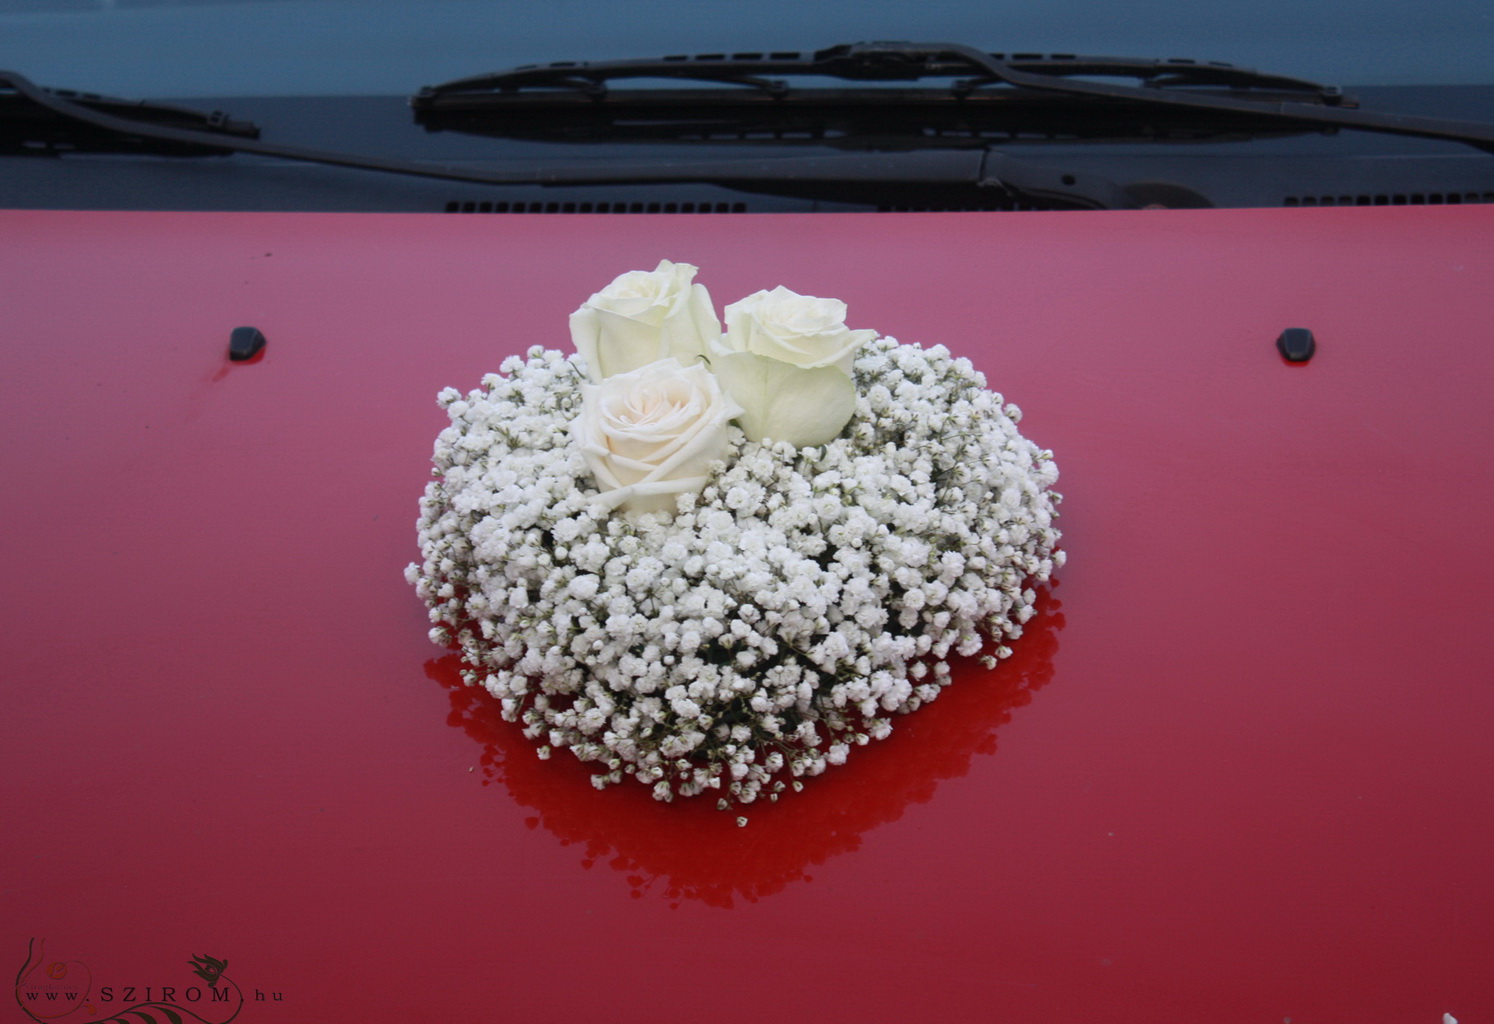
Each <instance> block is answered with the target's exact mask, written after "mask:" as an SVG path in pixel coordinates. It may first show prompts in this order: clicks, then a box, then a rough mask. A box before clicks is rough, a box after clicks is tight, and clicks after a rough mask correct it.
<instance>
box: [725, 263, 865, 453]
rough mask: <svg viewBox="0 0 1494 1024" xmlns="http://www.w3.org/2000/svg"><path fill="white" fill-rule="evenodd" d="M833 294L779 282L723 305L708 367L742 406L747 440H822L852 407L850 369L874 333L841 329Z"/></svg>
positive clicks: (841, 311)
mask: <svg viewBox="0 0 1494 1024" xmlns="http://www.w3.org/2000/svg"><path fill="white" fill-rule="evenodd" d="M845 319H846V304H845V303H844V302H841V301H840V300H839V299H820V298H815V297H814V296H812V295H799V294H797V293H796V292H792V291H790V290H789V289H787V288H784V287H783V286H782V285H780V286H779V287H777V288H774V289H773V290H772V291H771V292H756V293H755V294H752V295H749V296H747V297H746V298H745V299H743V300H742V301H740V302H734V303H732V304H731V305H730V306H727V307H726V334H725V336H724V337H723V338H722V339H721V340H720V341H719V342H718V343H717V344H716V346H715V348H714V350H713V353H712V356H711V368H712V369H713V370H714V371H715V372H716V374H717V375H718V376H719V377H720V378H721V385H722V387H724V388H726V391H727V393H728V394H729V395H731V397H732V398H733V399H735V400H736V402H737V403H738V404H739V405H741V406H742V409H743V413H742V419H741V424H742V429H743V430H744V431H745V432H746V434H747V437H748V438H749V439H750V440H753V441H761V440H763V439H765V438H771V439H772V440H774V441H788V442H790V443H791V444H793V445H795V446H796V447H800V448H802V447H804V446H806V445H815V444H824V443H825V442H827V441H830V440H831V439H833V438H834V437H835V436H836V435H837V434H839V433H840V431H841V428H842V427H844V426H845V425H846V423H847V422H848V421H849V420H850V418H851V414H852V413H854V412H855V411H856V389H855V386H854V385H853V384H852V381H851V366H852V363H853V362H854V361H855V358H856V350H857V349H858V348H860V347H861V346H862V345H864V344H865V343H866V342H868V341H870V340H871V339H873V338H875V337H876V336H877V332H876V331H868V330H861V331H853V330H851V329H850V328H848V327H846V324H845Z"/></svg>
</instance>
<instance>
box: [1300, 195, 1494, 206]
mask: <svg viewBox="0 0 1494 1024" xmlns="http://www.w3.org/2000/svg"><path fill="white" fill-rule="evenodd" d="M1460 203H1494V192H1378V193H1375V194H1373V195H1366V194H1364V193H1360V194H1359V195H1352V196H1287V197H1286V198H1285V199H1283V200H1282V201H1281V205H1282V206H1444V205H1446V206H1451V205H1457V204H1460Z"/></svg>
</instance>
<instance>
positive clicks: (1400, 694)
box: [0, 207, 1494, 1024]
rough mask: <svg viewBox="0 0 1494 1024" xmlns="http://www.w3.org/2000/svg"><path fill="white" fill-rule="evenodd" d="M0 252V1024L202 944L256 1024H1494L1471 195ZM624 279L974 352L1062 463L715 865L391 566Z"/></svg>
mask: <svg viewBox="0 0 1494 1024" xmlns="http://www.w3.org/2000/svg"><path fill="white" fill-rule="evenodd" d="M0 235H3V237H4V238H5V239H6V244H5V245H4V246H3V247H0V296H3V306H0V308H3V310H4V319H5V325H6V333H7V336H8V345H7V351H8V353H9V356H10V360H11V363H10V368H9V371H8V372H7V373H6V374H5V376H4V379H3V383H0V388H3V391H4V401H3V405H0V408H3V409H4V415H5V422H6V429H5V441H4V443H3V444H0V453H3V459H4V467H5V479H6V481H7V484H6V486H5V488H4V494H5V522H6V524H7V527H6V529H5V531H4V535H3V536H4V539H3V542H0V543H3V545H4V565H5V566H6V569H7V572H6V574H5V584H4V586H5V606H6V609H7V612H8V618H9V620H10V621H9V624H8V628H7V629H6V630H5V637H6V639H5V654H4V664H5V665H6V676H7V684H6V687H5V690H6V715H5V723H6V738H5V741H4V743H3V745H0V750H3V759H4V766H5V767H4V772H5V779H6V784H5V801H4V806H5V818H6V821H7V827H6V832H7V838H6V841H5V843H4V844H3V852H0V865H3V873H0V879H3V897H0V907H3V911H0V921H3V922H4V926H3V930H0V954H3V955H5V956H8V957H10V958H11V959H12V961H13V962H14V964H15V965H16V966H17V968H18V975H19V980H18V995H17V1004H16V1005H12V1006H11V1007H10V1008H9V1009H7V1010H5V1011H3V1012H4V1013H5V1015H6V1016H5V1017H4V1019H6V1020H11V1019H14V1020H25V1019H28V1016H27V1013H26V1012H23V1009H22V1008H23V1007H26V1006H28V1005H32V1006H34V1005H37V1004H38V1001H37V1000H32V1002H31V1003H30V1004H28V1003H27V1002H26V998H27V997H25V993H24V991H22V990H27V991H37V992H39V993H43V994H42V996H41V999H43V1000H44V999H45V995H44V992H43V989H41V988H38V987H37V986H39V985H43V983H44V982H45V984H51V985H52V986H53V987H54V989H58V990H60V989H62V988H66V986H68V985H74V986H81V982H80V980H79V979H82V978H84V977H86V978H87V979H88V987H87V988H86V989H85V988H82V987H75V989H74V991H75V994H76V993H78V992H82V993H84V994H83V995H82V996H81V997H79V998H81V999H82V1002H81V1003H78V1002H77V1000H76V999H75V1000H74V1004H75V1005H76V1006H77V1009H76V1010H75V1011H71V1012H70V1013H69V1014H67V1015H63V1016H60V1017H56V1018H55V1019H62V1020H67V1021H74V1020H85V1019H87V1020H97V1019H101V1018H102V1017H105V1016H107V1015H109V1014H118V1013H120V1012H122V1011H124V1010H126V1009H127V1007H128V1006H129V1005H130V1003H129V1002H128V1001H127V999H126V998H125V989H126V988H134V989H137V990H138V991H137V993H136V994H135V995H133V996H132V998H134V999H135V1000H136V1002H139V1001H140V999H141V998H155V999H157V1000H160V999H161V998H163V997H162V996H161V991H162V989H163V988H164V987H167V986H170V987H172V988H173V996H172V999H173V1000H175V1001H176V1002H178V1003H182V1004H184V1001H185V1000H186V999H187V996H186V995H185V993H186V991H187V989H188V988H189V987H191V986H194V985H195V986H198V987H199V995H200V996H201V995H202V993H205V992H207V991H208V990H207V988H204V987H202V986H204V985H205V982H203V981H200V980H198V978H197V977H194V974H193V970H192V967H191V965H190V964H189V963H188V960H189V959H190V958H193V957H199V956H202V955H210V956H212V957H215V958H220V959H225V960H227V961H228V965H229V966H228V967H227V969H226V974H227V975H228V976H231V977H232V979H233V981H234V983H235V984H236V985H237V986H239V989H240V991H241V994H242V996H243V998H244V1000H245V1002H244V1003H243V1006H242V1015H241V1017H240V1019H241V1020H242V1021H244V1022H245V1024H254V1022H257V1021H276V1020H278V1021H303V1022H304V1021H322V1020H357V1021H360V1022H380V1021H391V1022H392V1021H407V1020H417V1019H426V1020H456V1019H469V1018H470V1019H488V1020H508V1019H514V1020H538V1021H579V1020H590V1019H597V1018H605V1019H611V1020H618V1021H642V1020H651V1021H670V1020H685V1019H698V1018H709V1019H712V1020H716V1021H737V1020H754V1019H760V1018H763V1017H764V1016H769V1015H779V1014H784V1013H792V1014H793V1015H795V1016H799V1015H802V1016H804V1017H805V1018H806V1019H815V1020H830V1021H878V1020H886V1021H894V1020H911V1019H927V1020H1011V1021H1029V1022H1036V1021H1054V1022H1057V1021H1092V1022H1093V1021H1117V1022H1131V1021H1137V1022H1139V1021H1158V1020H1184V1019H1200V1020H1209V1021H1214V1022H1233V1021H1240V1022H1244V1021H1275V1020H1282V1021H1287V1020H1289V1021H1292V1022H1298V1024H1300V1022H1309V1021H1346V1020H1385V1021H1390V1020H1397V1021H1433V1020H1437V1019H1440V1018H1439V1015H1440V1014H1442V1013H1452V1014H1453V1015H1454V1016H1456V1017H1458V1018H1459V1019H1461V1020H1465V1021H1477V1020H1483V1019H1489V1018H1490V1017H1494V982H1491V981H1490V976H1491V975H1490V971H1489V964H1490V962H1491V960H1494V894H1491V887H1490V884H1489V864H1490V863H1491V859H1494V857H1491V854H1494V835H1491V821H1494V816H1491V811H1494V801H1491V797H1494V745H1491V744H1490V742H1489V723H1490V722H1491V720H1494V689H1491V687H1490V686H1489V682H1490V678H1491V669H1494V639H1491V630H1490V628H1489V627H1490V613H1489V600H1488V598H1489V586H1490V585H1489V580H1490V579H1491V578H1494V540H1491V532H1490V530H1489V529H1488V526H1487V524H1488V523H1489V521H1490V518H1491V514H1494V477H1491V472H1490V454H1491V448H1490V444H1491V438H1494V402H1491V401H1490V398H1489V387H1490V383H1491V381H1494V373H1491V371H1494V346H1491V345H1490V326H1489V325H1490V323H1491V322H1494V317H1491V308H1490V306H1491V300H1490V297H1491V295H1494V249H1491V247H1490V245H1489V239H1490V237H1494V208H1490V207H1462V208H1454V207H1445V208H1433V207H1423V208H1370V209H1331V210H1230V211H1224V210H1197V211H1136V212H1115V213H1022V214H898V215H885V216H876V215H839V216H836V215H823V216H774V215H763V216H729V215H719V216H718V215H696V216H686V215H679V216H654V217H604V216H579V215H578V216H552V217H546V216H501V217H500V216H491V217H447V216H440V215H429V216H423V215H338V214H320V215H304V214H251V213H238V214H219V213H85V212H29V211H23V212H14V211H13V212H8V213H3V214H0ZM660 258H669V259H673V260H676V261H686V262H691V263H695V264H697V265H699V266H700V267H701V268H702V269H701V273H700V276H699V278H698V280H699V281H701V282H702V283H704V284H706V285H707V287H708V288H709V289H710V290H711V293H712V295H713V297H714V299H715V301H716V303H717V306H718V309H719V308H720V307H721V306H723V305H724V304H725V303H727V302H730V301H733V300H735V299H736V298H738V297H740V296H742V295H746V294H748V293H749V292H752V291H755V290H757V289H758V288H764V287H772V286H774V285H776V284H780V283H781V284H785V285H788V286H789V287H792V288H794V289H795V290H798V291H800V292H803V293H808V294H817V295H830V296H836V297H838V298H841V299H844V300H846V301H847V303H848V304H849V307H850V323H851V325H852V326H854V327H865V326H871V327H875V328H877V329H878V330H880V331H882V332H883V333H885V334H890V335H893V336H895V337H897V338H899V339H900V340H901V341H903V342H907V343H920V344H925V345H932V344H936V343H937V344H944V345H947V346H948V347H949V348H950V349H951V350H953V351H954V352H955V353H956V354H958V355H964V356H968V357H969V358H970V359H971V360H972V361H973V362H974V363H975V365H976V366H977V367H978V368H979V369H981V370H982V371H984V372H985V373H986V374H987V376H988V379H989V382H990V386H991V387H992V388H993V389H995V390H999V391H1001V392H1002V393H1003V394H1005V395H1006V397H1007V398H1008V399H1009V400H1010V401H1013V402H1016V403H1017V404H1018V405H1020V406H1021V407H1022V409H1023V410H1024V413H1025V418H1024V420H1023V431H1024V433H1026V434H1027V435H1028V436H1030V437H1031V438H1033V439H1034V440H1035V441H1037V442H1038V443H1039V444H1041V445H1043V446H1044V447H1048V448H1051V449H1052V450H1053V451H1054V453H1055V456H1056V460H1057V463H1058V465H1059V467H1060V469H1061V471H1062V478H1061V480H1060V482H1059V488H1058V489H1059V490H1061V491H1062V492H1063V493H1064V495H1065V501H1064V503H1063V506H1062V518H1061V520H1060V525H1061V527H1062V529H1063V531H1064V541H1063V547H1064V549H1065V550H1066V551H1067V552H1068V557H1069V562H1068V564H1067V565H1066V566H1065V567H1064V568H1063V569H1061V570H1060V571H1059V572H1058V573H1057V579H1056V581H1055V582H1054V583H1053V584H1052V585H1050V586H1049V587H1047V588H1046V592H1045V595H1044V597H1043V599H1042V610H1041V612H1040V614H1039V616H1038V617H1037V618H1036V619H1035V620H1034V621H1033V623H1032V624H1031V625H1030V626H1029V629H1028V631H1027V635H1025V636H1023V637H1022V638H1021V639H1019V640H1018V641H1016V642H1015V644H1014V645H1013V646H1014V648H1015V654H1014V656H1013V657H1012V658H1011V659H1010V660H1009V661H1006V662H1004V663H1002V664H1001V665H1000V666H999V667H998V668H997V669H996V670H995V671H994V672H988V671H987V670H985V669H983V668H980V667H979V666H978V665H974V664H971V665H964V666H962V667H961V668H960V669H958V670H957V674H956V683H955V685H954V686H953V687H951V688H950V689H949V690H948V691H947V692H946V693H945V694H944V695H943V696H942V697H941V699H940V700H939V701H938V702H936V703H935V704H933V705H930V706H929V707H927V708H925V709H923V710H921V711H919V712H918V713H916V714H915V715H913V716H911V717H909V718H908V719H906V720H901V721H899V723H898V725H897V731H896V732H895V733H894V735H893V736H892V737H891V738H890V739H889V740H887V741H885V742H884V743H881V744H874V745H873V746H872V747H869V748H867V749H865V750H858V751H856V752H854V753H853V754H852V756H851V758H850V761H849V763H848V764H847V765H845V766H844V767H842V768H838V769H832V770H831V771H830V772H829V773H827V774H826V775H825V776H823V777H821V778H818V779H815V780H812V781H811V782H810V784H809V785H808V786H807V787H806V790H805V791H804V792H803V793H802V794H799V795H796V796H793V797H792V798H791V799H786V800H784V801H782V802H780V803H778V804H775V805H771V806H762V807H757V806H754V807H751V808H748V809H747V810H746V812H745V813H746V814H747V815H748V817H749V823H748V825H747V826H746V827H745V828H738V827H737V826H736V825H735V823H734V821H733V816H732V815H730V814H722V813H719V812H717V811H716V810H715V809H714V807H713V806H711V805H710V804H708V803H706V802H681V803H676V804H674V805H669V806H666V805H660V804H656V803H654V802H652V801H651V800H650V799H649V798H648V795H647V793H646V792H644V791H643V788H642V787H638V786H631V785H629V786H624V787H620V788H617V789H613V790H608V791H605V792H596V791H594V790H593V789H592V787H591V786H589V785H588V783H587V775H588V772H587V771H586V769H585V768H584V767H582V766H581V765H579V764H578V763H576V762H574V761H573V760H572V759H570V758H569V757H557V758H556V759H554V760H551V761H547V762H541V761H539V760H538V759H536V758H535V757H534V756H533V754H532V753H531V751H530V750H529V748H528V746H527V744H526V742H525V741H524V740H523V739H522V737H521V736H520V735H519V733H518V729H517V727H515V726H510V725H507V724H505V723H503V722H501V721H499V720H498V719H497V715H496V712H495V710H494V708H493V702H492V701H490V700H489V699H487V697H486V695H484V694H482V693H480V692H477V691H473V690H469V689H465V688H463V687H462V686H461V684H460V680H459V679H458V678H457V676H456V667H457V666H456V662H455V660H454V656H452V655H451V654H450V653H449V652H445V651H443V650H441V649H439V648H436V647H433V646H432V645H431V644H430V643H429V641H428V640H427V638H426V630H427V628H428V625H429V623H428V622H427V619H426V615H425V610H424V609H423V608H422V607H421V605H420V603H419V601H418V600H417V599H416V597H415V596H414V594H413V592H412V590H411V588H410V587H409V586H408V585H407V584H406V583H405V582H404V580H403V578H402V569H403V567H404V565H405V564H406V563H407V562H409V561H411V560H412V559H413V558H414V557H415V556H416V548H415V537H414V520H415V516H416V503H417V498H418V496H419V494H420V491H421V488H422V487H423V484H424V481H425V480H426V479H428V476H429V461H428V460H429V455H430V450H431V445H432V442H433V439H434V437H435V435H436V433H437V432H438V431H439V430H440V429H441V427H442V426H443V425H444V422H445V417H444V415H443V414H442V413H441V412H440V410H439V409H438V408H437V407H436V405H435V402H434V397H435V394H436V392H437V390H438V389H440V388H441V387H444V386H447V385H454V386H457V387H459V388H462V389H464V390H465V389H469V388H473V387H476V386H477V385H478V382H479V380H480V378H481V376H482V375H483V374H484V373H487V372H491V371H496V370H497V368H498V364H499V363H500V362H501V360H502V359H503V358H504V357H505V356H507V355H510V354H515V353H521V352H523V351H524V350H525V349H526V348H528V347H529V346H531V345H544V346H547V347H553V348H561V349H566V350H568V349H569V338H568V334H567V331H566V321H565V318H566V315H567V314H568V313H569V312H570V311H571V310H572V309H573V308H575V307H576V306H577V305H578V304H579V303H580V302H581V301H583V300H584V299H585V298H586V297H587V295H588V294H590V293H591V292H593V291H595V290H597V289H599V288H600V287H602V286H603V285H604V284H605V283H606V282H607V281H609V280H610V279H611V278H612V277H613V276H614V275H616V274H617V273H619V272H621V271H623V270H628V269H635V268H644V269H647V268H650V267H652V266H653V265H654V264H655V263H656V262H657V261H658V260H659V259H660ZM242 325H253V326H256V327H258V328H259V329H261V330H262V331H263V332H264V334H265V336H266V338H267V339H268V345H267V348H266V350H265V352H264V353H263V354H262V355H261V356H259V357H257V358H256V359H255V360H253V361H250V362H247V363H230V362H229V361H228V360H227V356H226V352H227V345H228V339H229V334H230V332H231V331H232V329H233V328H235V327H239V326H242ZM1289 327H1306V328H1309V329H1311V330H1312V331H1313V332H1314V334H1315V336H1316V338H1317V342H1318V351H1317V354H1316V355H1315V356H1314V358H1313V359H1312V360H1311V361H1310V362H1307V363H1305V364H1289V363H1287V362H1286V361H1285V360H1284V359H1283V358H1282V357H1281V356H1280V355H1279V354H1278V353H1277V351H1276V349H1275V347H1274V342H1275V339H1276V336H1277V335H1278V334H1279V333H1280V332H1281V331H1282V330H1283V329H1285V328H1289ZM32 940H44V942H45V946H44V951H43V952H37V951H36V948H35V947H33V946H32V945H31V943H32ZM52 965H61V966H60V967H59V968H57V969H58V970H61V971H62V974H61V975H57V974H56V973H55V971H54V973H52V974H50V975H48V976H47V979H44V978H43V975H44V974H47V972H48V971H49V970H53V967H52ZM28 970H29V971H30V973H27V972H28ZM38 972H40V973H38ZM48 979H50V980H48ZM27 986H30V988H29V989H28V988H27ZM106 988H107V989H108V990H109V993H110V999H109V1000H107V1001H106V1000H104V999H103V996H102V993H103V991H104V990H105V989H106ZM147 988H151V989H154V992H153V993H147V992H146V991H145V990H146V989H147ZM214 991H216V988H214ZM256 996H263V997H264V998H263V999H259V998H256ZM207 998H208V999H209V1002H208V1003H207V1004H195V1009H196V1012H198V1013H201V1014H203V1015H204V1016H203V1017H200V1018H199V1019H211V1020H214V1021H219V1020H221V1019H222V1018H221V1014H220V1016H218V1017H208V1016H207V1015H208V1014H209V1013H210V1012H219V1011H221V1010H222V1009H223V1008H224V1007H226V1006H227V1005H228V1004H227V1003H217V1004H214V1003H211V996H210V995H209V996H208V997H207ZM55 1002H56V1000H54V1003H55ZM40 1005H44V1006H45V1005H46V1004H45V1002H42V1003H41V1004H40ZM62 1005H69V1004H68V1003H67V997H66V996H65V995H64V996H63V1002H62ZM205 1006H206V1007H207V1008H204V1007H205ZM86 1008H91V1009H92V1010H93V1011H94V1012H93V1013H89V1012H85V1009H86ZM49 1012H51V1013H54V1014H55V1013H56V1011H55V1010H54V1011H49Z"/></svg>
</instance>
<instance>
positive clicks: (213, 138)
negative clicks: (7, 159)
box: [0, 71, 1136, 209]
mask: <svg viewBox="0 0 1494 1024" xmlns="http://www.w3.org/2000/svg"><path fill="white" fill-rule="evenodd" d="M0 90H9V91H11V92H13V93H15V94H17V95H19V96H21V97H23V98H25V99H26V100H28V101H30V102H32V103H34V104H37V105H38V106H40V107H43V108H45V109H46V110H48V111H50V112H51V113H52V114H54V115H56V116H57V117H59V118H63V119H67V120H71V121H75V122H77V123H78V124H80V125H83V126H85V127H88V128H90V129H93V130H95V131H98V132H104V133H111V132H112V133H118V134H120V135H122V136H125V137H129V138H134V137H137V136H138V137H140V138H143V139H150V140H153V141H155V142H159V143H163V144H169V145H170V146H175V147H177V148H178V149H181V150H183V151H188V152H195V151H197V150H200V149H201V148H204V147H207V148H211V149H213V150H215V151H218V152H238V153H254V154H257V155H260V156H269V157H277V158H280V159H285V160H299V161H305V162H309V163H320V164H331V165H333V166H338V167H350V168H355V169H358V170H366V171H378V172H382V173H387V174H405V175H410V176H413V177H421V178H438V179H444V180H448V181H465V182H474V183H478V184H486V185H552V186H560V185H648V184H666V183H705V184H715V185H723V186H725V187H728V188H736V189H739V190H741V191H747V192H761V193H766V194H770V195H788V196H804V197H812V198H827V199H839V200H842V201H846V202H856V201H868V200H869V201H873V202H886V201H897V202H902V203H908V202H912V203H917V202H918V201H919V200H920V198H921V197H923V196H937V197H938V201H939V202H948V201H949V199H950V197H951V196H952V195H953V196H956V197H959V196H962V195H963V196H966V197H968V198H969V199H970V200H971V201H975V199H976V197H978V196H980V195H981V193H985V195H986V197H990V196H991V191H992V190H1002V191H1004V192H1005V193H1006V195H1007V196H1008V197H1009V198H1010V199H1011V200H1012V201H1014V202H1017V203H1023V202H1028V203H1038V204H1042V205H1047V206H1058V207H1068V208H1076V209H1108V208H1114V207H1131V206H1135V205H1136V203H1135V202H1134V201H1133V200H1132V199H1131V198H1130V197H1129V196H1128V195H1126V193H1125V192H1124V191H1123V190H1122V189H1121V188H1120V187H1119V186H1117V185H1116V184H1115V183H1113V182H1111V181H1109V180H1108V179H1104V178H1100V177H1098V176H1095V175H1087V174H1081V173H1077V172H1071V171H1059V170H1057V169H1053V168H1048V167H1043V166H1040V165H1036V164H1031V163H1028V162H1026V161H1021V160H1016V159H1012V158H1010V157H1005V156H1002V155H1001V154H997V153H988V152H985V151H983V150H969V151H960V150H943V151H930V152H914V153H851V154H841V155H831V156H819V157H776V158H764V159H728V160H662V161H660V160H655V161H647V162H640V163H617V162H613V161H605V162H602V161H573V162H570V163H561V164H555V165H550V166H545V165H540V166H535V167H525V168H522V169H517V170H488V169H484V168H479V167H458V166H451V165H441V164H426V163H416V162H413V161H408V160H393V159H388V158H384V157H372V156H362V155H358V154H352V153H338V152H330V151H325V150H317V149H310V148H307V147H303V146H287V145H281V144H277V143H270V142H264V141H262V140H260V139H258V138H257V137H249V136H246V135H236V134H225V135H221V136H219V135H213V134H209V133H208V132H206V131H202V130H198V129H190V128H180V127H171V126H167V125H161V124H147V123H144V122H142V121H132V120H129V119H127V118H122V117H118V116H116V115H114V114H110V113H104V112H101V111H99V110H96V109H94V108H92V107H90V106H87V105H84V104H81V103H75V102H73V101H72V100H71V99H69V98H66V96H65V95H64V94H62V93H60V92H53V91H49V90H45V89H42V88H40V87H38V86H36V85H34V84H33V83H32V82H30V81H29V80H28V79H26V78H25V77H24V76H22V75H19V74H16V73H15V72H11V71H0ZM118 102H124V101H118ZM256 135H257V131H256ZM165 151H168V152H170V151H171V150H169V149H168V150H165Z"/></svg>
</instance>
